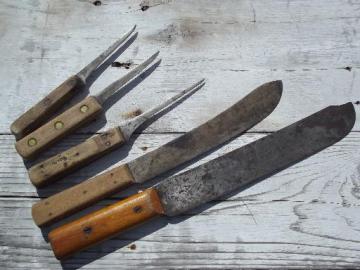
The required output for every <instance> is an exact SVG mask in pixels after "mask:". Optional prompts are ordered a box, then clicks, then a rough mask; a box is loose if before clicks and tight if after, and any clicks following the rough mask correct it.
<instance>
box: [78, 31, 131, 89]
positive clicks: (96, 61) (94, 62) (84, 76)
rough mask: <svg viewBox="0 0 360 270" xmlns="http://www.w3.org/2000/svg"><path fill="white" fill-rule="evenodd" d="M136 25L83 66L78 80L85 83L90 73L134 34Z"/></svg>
mask: <svg viewBox="0 0 360 270" xmlns="http://www.w3.org/2000/svg"><path fill="white" fill-rule="evenodd" d="M135 28H136V25H134V26H133V28H131V30H130V31H129V32H127V33H126V34H125V35H123V36H122V37H121V38H120V39H118V40H117V41H115V42H114V43H113V44H112V45H111V46H110V47H109V48H107V49H106V50H105V51H104V52H102V53H101V54H100V55H99V56H98V57H96V58H95V59H94V60H92V61H91V62H90V63H89V64H88V65H87V66H85V67H84V68H83V69H82V70H80V72H79V73H78V74H77V76H79V77H80V78H82V79H83V81H84V82H86V80H87V78H89V76H90V75H91V73H92V72H93V71H94V70H95V69H96V68H97V67H98V66H99V65H100V64H101V63H102V62H103V61H104V60H105V59H106V58H107V57H108V56H109V55H110V54H111V53H112V52H114V51H115V50H116V49H117V48H118V47H119V46H120V45H121V44H123V43H124V41H126V40H127V38H128V37H129V36H130V35H131V34H132V33H133V32H134V30H135Z"/></svg>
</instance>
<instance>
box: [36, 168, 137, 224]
mask: <svg viewBox="0 0 360 270" xmlns="http://www.w3.org/2000/svg"><path fill="white" fill-rule="evenodd" d="M133 181H134V178H133V176H132V175H131V172H130V170H129V168H128V166H127V165H126V164H124V165H121V166H119V167H116V168H114V169H112V170H110V171H108V172H105V173H103V174H100V175H98V176H95V177H93V178H91V179H89V180H86V181H84V182H82V183H80V184H78V185H76V186H73V187H71V188H69V189H66V190H64V191H62V192H59V193H57V194H55V195H53V196H50V197H49V198H47V199H44V200H41V201H39V202H38V203H36V204H34V205H33V207H32V217H33V219H34V221H35V223H36V225H38V226H46V225H50V224H52V223H54V222H56V221H58V220H60V219H62V218H64V217H67V216H69V215H71V214H73V213H76V212H77V211H80V210H81V209H84V208H86V207H88V206H90V205H92V204H93V203H95V202H97V201H99V200H101V199H103V198H106V197H107V196H110V195H112V194H115V193H116V192H119V191H120V190H122V189H124V188H125V187H127V186H129V185H130V184H131V183H133Z"/></svg>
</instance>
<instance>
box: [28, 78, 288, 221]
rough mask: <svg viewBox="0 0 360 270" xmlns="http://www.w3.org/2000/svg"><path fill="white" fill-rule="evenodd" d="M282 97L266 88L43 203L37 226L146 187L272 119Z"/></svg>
mask: <svg viewBox="0 0 360 270" xmlns="http://www.w3.org/2000/svg"><path fill="white" fill-rule="evenodd" d="M281 94H282V82H281V81H273V82H269V83H266V84H263V85H261V86H259V87H258V88H256V89H255V90H254V91H252V92H251V93H250V94H248V95H247V96H246V97H244V98H243V99H242V100H240V101H239V102H237V103H235V104H234V105H233V106H231V107H230V108H228V109H227V110H225V111H223V112H222V113H220V114H219V115H217V116H216V117H214V118H213V119H211V120H209V121H208V122H206V123H204V124H203V125H201V126H199V127H197V128H195V129H193V130H191V131H190V132H188V133H186V134H184V135H182V136H180V137H179V138H177V139H175V140H173V141H170V142H169V143H167V144H165V145H163V146H161V147H159V148H158V149H156V150H154V151H152V152H149V153H147V154H145V155H143V156H141V157H138V158H136V159H135V160H133V161H130V162H129V163H127V164H123V165H121V166H119V167H115V168H114V169H112V170H109V171H107V172H105V173H103V174H100V175H98V176H96V177H94V178H91V179H89V180H86V181H84V182H82V183H80V184H78V185H76V186H73V187H71V188H69V189H67V190H64V191H62V192H60V193H57V194H55V195H53V196H51V197H49V198H47V199H44V200H41V201H40V202H38V203H36V204H34V205H33V207H32V216H33V219H34V221H35V223H36V224H37V225H38V226H45V225H50V224H51V223H54V222H55V221H57V220H60V219H61V218H64V217H66V216H69V215H71V214H73V213H75V212H77V211H79V210H81V209H83V208H85V207H88V206H90V205H92V204H94V203H95V202H97V201H99V200H101V199H103V198H105V197H107V196H110V195H112V194H115V193H117V192H119V191H120V190H122V189H124V188H125V187H127V186H129V185H130V184H132V183H142V182H144V181H146V180H149V179H151V178H153V177H155V176H157V175H159V174H161V173H164V172H166V171H168V170H170V169H172V168H175V167H176V166H178V165H180V164H182V163H184V162H186V161H189V160H191V159H193V158H195V157H196V156H198V155H200V154H202V153H204V152H206V151H209V150H210V149H211V148H213V147H215V146H217V145H221V144H222V143H224V142H226V141H227V140H229V139H231V138H233V137H235V136H237V135H239V134H241V133H243V132H244V131H246V130H247V129H249V128H251V127H252V126H254V125H255V124H257V123H258V122H260V121H261V120H263V119H264V118H265V117H266V116H268V115H269V114H270V113H271V112H272V111H273V110H274V108H275V107H276V105H277V104H278V103H279V100H280V97H281Z"/></svg>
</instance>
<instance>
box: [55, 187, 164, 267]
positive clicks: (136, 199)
mask: <svg viewBox="0 0 360 270" xmlns="http://www.w3.org/2000/svg"><path fill="white" fill-rule="evenodd" d="M163 213H164V210H163V207H162V205H161V202H160V200H159V197H158V195H157V192H156V190H155V189H152V188H150V189H147V190H145V191H143V192H140V193H138V194H136V195H133V196H131V197H129V198H127V199H125V200H122V201H119V202H117V203H115V204H113V205H110V206H108V207H105V208H103V209H100V210H98V211H96V212H93V213H91V214H88V215H86V216H84V217H82V218H80V219H78V220H76V221H73V222H71V223H68V224H66V225H63V226H61V227H59V228H57V229H55V230H53V231H51V232H50V234H49V240H50V243H51V247H52V249H53V251H54V253H55V256H56V258H57V259H59V260H61V259H64V258H66V257H68V256H71V255H72V254H73V253H75V252H78V251H80V250H82V249H85V248H88V247H90V246H92V245H95V244H97V243H99V242H101V241H104V240H106V239H108V238H111V237H113V236H115V235H116V234H118V233H121V232H123V231H125V230H127V229H130V228H132V227H134V226H135V225H138V224H141V223H143V222H145V221H147V220H149V219H151V218H153V217H155V216H158V215H161V214H163Z"/></svg>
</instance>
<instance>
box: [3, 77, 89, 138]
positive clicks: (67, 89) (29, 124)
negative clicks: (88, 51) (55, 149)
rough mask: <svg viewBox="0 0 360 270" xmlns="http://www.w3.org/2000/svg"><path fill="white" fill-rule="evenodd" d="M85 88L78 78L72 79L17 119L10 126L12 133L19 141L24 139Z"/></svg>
mask: <svg viewBox="0 0 360 270" xmlns="http://www.w3.org/2000/svg"><path fill="white" fill-rule="evenodd" d="M84 87H85V84H84V82H83V81H82V80H81V79H80V78H79V77H78V76H76V75H75V76H72V77H70V78H69V79H67V80H66V81H65V82H63V83H62V84H60V85H59V86H58V87H57V88H55V89H54V90H53V91H51V92H50V94H48V95H47V96H46V97H44V98H43V99H42V100H41V101H40V102H38V103H37V104H36V105H35V106H33V107H32V108H30V109H29V110H28V111H27V112H25V113H24V114H22V115H21V116H20V117H19V118H18V119H16V120H15V121H14V122H13V123H12V124H11V126H10V130H11V133H12V134H14V135H15V137H16V139H18V140H19V139H21V138H23V137H24V136H25V135H27V134H28V133H30V132H31V131H33V130H34V129H36V128H38V127H39V126H40V125H41V124H42V123H44V122H45V121H46V120H48V119H49V117H50V115H51V114H52V113H54V112H55V111H56V110H57V109H59V108H60V107H61V106H62V105H64V104H65V103H66V101H67V100H69V99H71V98H72V97H73V96H74V95H75V94H76V93H77V92H79V91H81V90H82V89H84Z"/></svg>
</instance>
